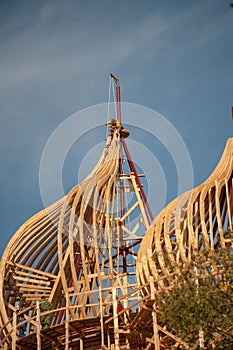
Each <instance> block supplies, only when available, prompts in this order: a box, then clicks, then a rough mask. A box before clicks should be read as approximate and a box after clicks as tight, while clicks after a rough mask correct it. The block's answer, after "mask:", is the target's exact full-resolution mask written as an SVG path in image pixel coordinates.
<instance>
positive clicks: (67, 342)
mask: <svg viewBox="0 0 233 350" xmlns="http://www.w3.org/2000/svg"><path fill="white" fill-rule="evenodd" d="M65 333H66V334H65V350H69V293H66V322H65Z"/></svg>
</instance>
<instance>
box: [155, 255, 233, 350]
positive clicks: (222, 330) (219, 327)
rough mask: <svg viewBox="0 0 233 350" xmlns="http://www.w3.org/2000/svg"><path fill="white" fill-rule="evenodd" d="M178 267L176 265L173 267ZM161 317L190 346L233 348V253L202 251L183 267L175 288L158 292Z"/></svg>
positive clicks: (163, 322)
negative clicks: (202, 342)
mask: <svg viewBox="0 0 233 350" xmlns="http://www.w3.org/2000/svg"><path fill="white" fill-rule="evenodd" d="M173 268H174V267H173ZM157 305H158V308H159V310H160V312H159V315H158V317H159V321H160V322H161V323H162V324H163V325H166V327H167V328H168V329H170V330H175V332H176V333H177V335H178V336H180V338H181V339H183V340H184V341H186V342H187V343H188V344H189V345H190V347H192V348H193V349H196V348H198V347H199V345H198V344H199V334H200V333H199V332H200V330H201V329H202V330H203V332H204V343H205V349H224V350H230V349H231V350H232V349H233V254H232V252H231V251H229V250H225V251H221V252H219V251H215V252H202V253H199V254H198V255H195V257H194V258H193V260H192V262H190V263H189V264H187V265H186V266H184V267H183V268H182V273H181V275H179V276H177V277H176V280H175V282H174V285H173V287H172V289H171V290H169V291H168V290H163V291H161V292H160V293H159V294H158V296H157Z"/></svg>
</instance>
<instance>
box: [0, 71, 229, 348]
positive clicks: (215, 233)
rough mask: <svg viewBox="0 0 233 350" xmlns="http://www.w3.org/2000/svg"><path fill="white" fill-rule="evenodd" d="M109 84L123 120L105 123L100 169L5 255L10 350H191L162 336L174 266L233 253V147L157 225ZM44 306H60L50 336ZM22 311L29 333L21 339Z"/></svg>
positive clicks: (2, 272) (0, 300)
mask: <svg viewBox="0 0 233 350" xmlns="http://www.w3.org/2000/svg"><path fill="white" fill-rule="evenodd" d="M111 79H112V80H113V81H114V83H115V87H116V97H117V98H116V100H117V118H116V120H110V121H109V122H108V123H107V124H108V126H109V134H108V137H107V140H106V144H105V147H104V150H103V153H102V155H101V157H100V159H99V161H98V163H97V165H96V166H95V168H94V169H93V171H92V172H91V173H90V174H89V175H88V177H87V178H86V179H85V180H84V181H83V182H82V183H80V184H78V185H76V186H75V187H74V188H73V189H72V190H71V191H70V192H69V193H68V194H67V196H65V197H64V198H62V199H60V200H59V201H57V202H56V203H54V204H53V205H51V206H50V207H48V208H46V209H44V210H42V211H41V212H39V213H38V214H36V215H34V216H33V217H32V218H31V219H29V220H28V221H27V222H26V223H25V224H24V225H23V226H22V227H20V229H19V230H18V231H17V232H16V233H15V235H14V236H13V237H12V239H11V240H10V242H9V244H8V245H7V247H6V249H5V251H4V253H3V256H2V260H1V264H0V276H1V277H0V305H1V309H0V326H1V342H0V344H1V345H0V346H1V347H2V348H4V349H5V350H7V349H12V350H16V349H21V350H22V349H32V350H33V349H38V350H41V349H42V350H47V349H50V350H53V349H64V350H68V349H69V350H70V349H80V350H82V349H89V350H97V349H109V350H110V349H115V350H120V349H122V350H123V349H131V350H134V349H135V350H136V349H145V350H149V349H156V350H158V349H160V348H161V349H162V348H163V349H164V348H165V349H182V348H186V349H188V348H189V347H188V345H187V344H185V343H183V342H182V341H181V339H179V338H178V337H177V336H176V334H175V333H171V332H168V331H167V330H166V329H165V328H162V327H161V326H160V324H159V322H158V319H157V315H156V305H155V302H154V301H155V293H156V291H157V290H158V289H159V288H161V287H163V286H165V285H166V286H169V285H171V284H172V279H173V277H172V274H171V271H170V270H169V266H171V265H172V264H176V263H178V262H181V263H186V262H187V261H189V260H191V259H192V256H193V254H194V253H195V252H196V251H200V250H203V249H209V250H213V249H214V248H216V247H225V246H226V244H227V245H228V246H231V247H232V240H231V237H229V236H226V235H225V232H227V231H232V209H233V200H232V197H233V191H232V171H233V163H232V155H233V154H232V152H233V139H230V140H228V142H227V145H226V149H225V151H224V153H223V156H222V159H221V161H220V163H219V165H218V166H217V168H216V170H215V171H214V172H213V174H212V175H211V176H210V177H209V179H207V180H206V181H205V182H204V183H203V184H202V185H200V186H199V187H197V188H195V189H193V190H191V191H189V192H187V193H185V194H183V195H181V196H180V197H178V198H177V199H175V200H174V201H173V202H171V203H170V204H169V205H168V206H167V207H166V208H165V209H164V210H162V211H161V213H160V214H159V215H158V216H157V217H156V218H155V219H154V221H153V223H152V224H151V221H152V214H151V211H150V208H149V205H148V203H147V200H146V196H145V193H144V190H143V185H142V182H141V176H143V174H141V175H139V174H138V173H137V171H136V168H135V166H134V163H133V161H132V159H131V157H130V153H129V150H128V148H127V145H126V140H125V138H126V137H127V136H128V135H129V133H128V131H127V130H125V129H124V128H123V126H122V123H121V113H120V87H119V81H118V79H116V78H115V77H114V76H112V75H111ZM127 193H129V194H130V196H131V197H130V198H131V199H130V201H129V202H127ZM150 224H151V226H150ZM144 234H145V235H144ZM143 235H144V237H143V238H142V236H143ZM139 246H140V248H139ZM138 248H139V251H138ZM176 266H178V265H177V264H176ZM176 272H177V273H180V271H179V270H177V271H176ZM42 296H46V298H47V299H48V300H49V301H50V302H52V304H53V313H52V317H51V324H50V327H49V328H48V329H41V324H40V317H41V315H43V314H41V312H40V308H39V303H40V299H41V297H42ZM119 301H120V302H121V303H122V304H123V310H122V311H119V310H118V307H117V305H118V302H119ZM18 307H19V308H20V310H21V311H20V312H21V313H22V314H23V315H24V317H25V321H24V323H25V324H26V327H27V328H26V331H25V336H24V337H23V338H19V332H18V329H19V325H18V324H17V317H18V315H17V313H16V309H17V308H18ZM111 307H112V313H109V311H110V308H111ZM46 313H47V314H49V313H50V311H46V312H45V314H46Z"/></svg>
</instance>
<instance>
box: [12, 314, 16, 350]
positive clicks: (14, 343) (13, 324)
mask: <svg viewBox="0 0 233 350" xmlns="http://www.w3.org/2000/svg"><path fill="white" fill-rule="evenodd" d="M12 327H13V331H12V344H11V349H12V350H16V337H17V335H16V328H17V313H16V310H14V312H13V320H12Z"/></svg>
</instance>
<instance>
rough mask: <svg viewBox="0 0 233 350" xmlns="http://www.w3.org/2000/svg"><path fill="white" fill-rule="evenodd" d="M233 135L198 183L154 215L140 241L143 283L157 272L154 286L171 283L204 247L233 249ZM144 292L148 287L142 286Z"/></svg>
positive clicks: (139, 277)
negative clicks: (206, 174)
mask: <svg viewBox="0 0 233 350" xmlns="http://www.w3.org/2000/svg"><path fill="white" fill-rule="evenodd" d="M232 214H233V139H232V138H231V139H229V140H228V141H227V144H226V147H225V150H224V153H223V155H222V158H221V160H220V162H219V164H218V166H217V167H216V169H215V170H214V171H213V173H212V174H211V176H210V177H209V178H208V179H207V180H206V181H205V182H204V183H203V184H201V185H200V186H198V187H197V188H195V189H192V190H190V191H188V192H187V193H184V194H182V195H181V196H180V197H178V198H176V199H175V200H174V201H172V202H171V203H170V204H169V205H168V206H167V207H166V208H164V209H163V210H162V211H161V212H160V213H159V215H158V216H157V217H156V218H155V219H154V221H153V223H152V225H151V227H150V229H149V230H148V231H147V232H146V234H145V237H144V238H143V241H142V243H141V245H140V249H139V253H138V259H137V277H138V282H139V283H140V284H141V286H143V285H145V284H146V282H148V281H149V280H150V278H151V277H153V280H154V281H155V287H156V289H159V288H164V287H166V286H170V285H171V284H172V281H173V278H174V271H171V268H170V267H171V266H175V267H176V273H177V274H179V273H180V272H181V271H180V268H182V266H183V265H185V264H187V263H188V262H190V261H191V260H192V258H193V256H194V255H195V254H196V253H198V252H200V251H204V250H205V251H214V250H216V249H225V248H227V249H232V244H233V236H232ZM142 292H143V294H144V295H147V294H150V293H151V292H150V288H149V287H148V288H142Z"/></svg>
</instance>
